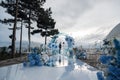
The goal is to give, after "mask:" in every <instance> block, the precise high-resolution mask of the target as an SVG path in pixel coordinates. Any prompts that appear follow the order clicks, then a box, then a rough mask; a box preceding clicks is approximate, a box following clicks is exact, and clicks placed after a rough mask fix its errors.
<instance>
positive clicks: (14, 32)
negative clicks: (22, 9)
mask: <svg viewBox="0 0 120 80" xmlns="http://www.w3.org/2000/svg"><path fill="white" fill-rule="evenodd" d="M17 15H18V0H16V11H15V22H14V26H13V37H12V58H13V57H14V55H15V51H16V50H15V40H16V25H17Z"/></svg>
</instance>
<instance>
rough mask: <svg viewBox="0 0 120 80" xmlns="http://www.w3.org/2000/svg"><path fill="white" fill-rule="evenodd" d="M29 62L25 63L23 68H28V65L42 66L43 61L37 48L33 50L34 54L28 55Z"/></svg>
mask: <svg viewBox="0 0 120 80" xmlns="http://www.w3.org/2000/svg"><path fill="white" fill-rule="evenodd" d="M27 57H28V62H23V66H24V67H26V66H27V64H29V66H42V65H43V61H42V60H41V56H40V55H39V54H37V48H34V49H32V53H30V54H28V56H27Z"/></svg>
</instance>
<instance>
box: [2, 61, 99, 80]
mask: <svg viewBox="0 0 120 80" xmlns="http://www.w3.org/2000/svg"><path fill="white" fill-rule="evenodd" d="M97 72H98V70H96V69H95V68H93V67H91V66H89V65H87V64H86V63H84V62H82V61H80V60H76V63H74V64H71V65H68V66H62V67H61V66H60V67H59V66H58V67H48V66H41V67H39V66H33V67H23V64H15V65H10V66H6V67H1V68H0V74H2V75H0V80H97V75H96V73H97Z"/></svg>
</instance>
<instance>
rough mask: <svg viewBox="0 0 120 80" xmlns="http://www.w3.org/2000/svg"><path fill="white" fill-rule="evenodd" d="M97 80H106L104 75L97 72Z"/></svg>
mask: <svg viewBox="0 0 120 80" xmlns="http://www.w3.org/2000/svg"><path fill="white" fill-rule="evenodd" d="M97 78H98V80H104V77H103V73H102V72H97Z"/></svg>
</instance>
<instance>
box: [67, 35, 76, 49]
mask: <svg viewBox="0 0 120 80" xmlns="http://www.w3.org/2000/svg"><path fill="white" fill-rule="evenodd" d="M65 40H66V42H67V44H68V47H70V48H71V47H73V45H74V39H73V38H72V37H70V36H66V37H65Z"/></svg>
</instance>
